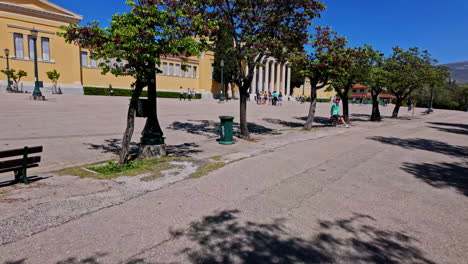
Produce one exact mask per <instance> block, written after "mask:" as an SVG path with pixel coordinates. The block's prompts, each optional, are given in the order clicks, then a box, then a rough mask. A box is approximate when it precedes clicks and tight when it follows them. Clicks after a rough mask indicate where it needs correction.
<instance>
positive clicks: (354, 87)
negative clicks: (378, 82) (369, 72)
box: [353, 84, 370, 89]
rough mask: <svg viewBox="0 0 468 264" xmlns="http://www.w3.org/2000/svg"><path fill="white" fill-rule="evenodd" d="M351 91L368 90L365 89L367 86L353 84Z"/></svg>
mask: <svg viewBox="0 0 468 264" xmlns="http://www.w3.org/2000/svg"><path fill="white" fill-rule="evenodd" d="M353 89H370V88H369V87H367V86H364V85H362V84H355V85H354V86H353Z"/></svg>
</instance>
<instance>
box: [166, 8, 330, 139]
mask: <svg viewBox="0 0 468 264" xmlns="http://www.w3.org/2000/svg"><path fill="white" fill-rule="evenodd" d="M172 3H173V5H176V6H184V5H192V6H194V7H195V8H194V9H189V10H190V11H192V12H193V14H201V15H202V16H203V18H204V21H205V23H206V22H207V21H213V22H215V23H216V24H217V25H218V26H219V25H221V24H223V27H224V26H225V27H226V30H227V31H228V32H229V33H230V34H229V37H230V38H231V39H230V40H229V41H230V42H231V43H233V46H232V47H228V48H227V50H226V52H227V53H230V54H232V56H234V57H235V58H236V60H237V64H238V66H237V72H235V74H234V77H233V81H234V83H235V84H236V85H237V87H238V88H239V92H240V97H241V98H240V129H241V136H242V137H243V138H246V139H247V138H249V137H250V134H249V131H248V128H247V104H246V101H247V97H248V96H249V90H250V85H251V83H252V79H253V76H254V69H255V67H256V66H258V65H263V63H264V62H265V61H264V59H265V58H266V56H271V57H274V58H275V59H277V60H279V61H280V62H285V61H286V60H288V59H289V58H290V57H293V56H294V55H295V52H297V51H298V50H302V46H303V45H304V44H305V43H306V42H307V35H308V27H309V26H310V25H311V23H312V19H314V18H315V17H318V16H320V12H321V11H323V10H325V6H324V4H323V3H322V2H320V1H317V0H289V1H271V0H256V1H253V0H226V1H219V0H198V1H197V0H192V1H172ZM207 28H208V29H209V27H207ZM210 37H211V39H212V41H213V42H214V43H217V42H219V41H221V40H220V37H225V35H223V34H216V33H215V32H214V33H213V34H210ZM226 41H228V40H226Z"/></svg>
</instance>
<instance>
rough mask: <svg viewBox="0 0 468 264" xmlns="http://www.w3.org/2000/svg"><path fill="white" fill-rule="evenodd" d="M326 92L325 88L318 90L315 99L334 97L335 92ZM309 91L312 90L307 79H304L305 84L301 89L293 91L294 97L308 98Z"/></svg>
mask: <svg viewBox="0 0 468 264" xmlns="http://www.w3.org/2000/svg"><path fill="white" fill-rule="evenodd" d="M326 90H327V88H322V89H319V90H318V91H317V98H320V99H326V98H331V97H335V96H336V92H335V90H332V91H326ZM311 91H312V90H311V86H310V80H309V78H306V79H305V83H304V84H303V85H302V86H301V87H299V88H296V89H294V96H295V97H298V96H302V95H304V96H305V97H310V93H311Z"/></svg>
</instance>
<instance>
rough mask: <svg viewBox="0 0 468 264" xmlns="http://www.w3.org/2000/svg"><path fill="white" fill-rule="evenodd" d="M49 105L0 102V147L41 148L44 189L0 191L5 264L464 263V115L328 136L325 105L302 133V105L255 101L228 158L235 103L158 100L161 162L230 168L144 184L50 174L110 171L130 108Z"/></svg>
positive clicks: (355, 116)
mask: <svg viewBox="0 0 468 264" xmlns="http://www.w3.org/2000/svg"><path fill="white" fill-rule="evenodd" d="M48 98H49V101H47V102H34V101H29V100H27V97H26V96H24V95H16V94H2V95H1V96H0V110H1V113H2V114H1V124H2V129H1V130H0V146H1V149H10V148H17V147H23V146H25V145H28V146H33V145H43V146H44V153H43V161H42V162H41V166H40V167H39V168H38V169H37V170H31V175H37V176H39V177H40V178H42V179H41V180H39V181H36V182H33V183H32V184H30V185H28V186H25V185H14V186H2V187H0V263H2V264H3V263H10V264H11V263H18V264H25V263H67V264H78V263H83V264H84V263H126V264H130V263H139V264H149V263H466V262H467V259H468V253H467V252H468V251H467V246H466V245H468V232H466V230H468V222H467V221H468V220H467V219H468V203H467V197H468V180H467V175H468V140H467V137H468V118H467V117H468V113H465V112H455V111H444V110H436V111H435V113H433V114H431V115H424V114H422V112H423V111H424V109H416V111H415V114H416V115H415V117H414V118H413V117H412V115H411V113H409V112H407V110H406V108H402V109H401V118H399V119H397V120H395V119H389V118H384V120H383V122H380V123H374V122H369V121H367V120H368V118H369V114H370V110H371V108H370V106H359V105H352V106H351V109H350V110H351V119H352V127H351V128H349V129H347V128H343V127H338V128H332V127H324V126H323V124H321V122H320V121H321V118H322V119H323V118H326V117H328V116H329V109H330V107H331V105H330V104H327V103H320V104H318V109H317V116H318V117H319V118H317V121H318V122H317V124H316V127H315V128H314V129H313V130H311V131H304V130H301V125H302V124H303V123H304V118H305V116H306V114H307V111H308V107H309V105H308V104H299V103H296V102H285V103H284V105H283V106H282V107H274V106H268V105H256V104H255V103H254V102H251V103H249V105H248V120H249V122H250V128H251V130H252V132H253V137H254V139H255V140H254V141H252V142H247V141H244V140H240V139H237V142H236V144H235V145H232V146H222V145H219V144H218V143H217V142H216V140H215V139H216V138H217V137H218V136H217V134H218V123H219V120H218V116H219V115H233V116H235V117H236V120H238V112H239V110H238V108H239V104H238V101H233V102H229V103H224V104H219V103H217V102H215V101H193V102H183V101H182V102H179V101H178V100H170V99H162V100H159V101H158V111H159V112H158V113H159V118H160V122H161V127H162V128H163V131H164V133H165V137H166V140H167V144H168V145H169V152H170V154H172V155H179V156H190V157H194V158H196V159H200V160H202V159H208V158H210V157H214V156H219V157H221V159H223V160H225V161H226V162H227V165H226V166H225V167H223V168H221V169H219V170H217V171H214V172H212V173H211V174H209V175H207V176H205V177H202V178H200V179H186V178H184V175H179V176H178V178H177V177H176V178H167V177H163V178H161V179H158V180H157V181H154V182H150V183H145V184H143V183H139V182H137V181H132V179H131V178H125V177H124V178H122V179H115V180H101V181H100V180H94V179H78V178H76V177H71V176H57V175H55V174H54V173H53V171H54V170H57V169H60V168H63V167H69V166H75V165H80V164H87V163H92V162H96V161H100V160H107V159H112V158H115V157H116V156H115V155H116V153H117V151H118V147H119V144H120V139H121V137H122V133H123V130H124V128H125V116H126V111H127V107H128V102H129V101H128V98H122V97H85V96H49V97H48ZM392 110H393V108H392V107H391V106H388V107H386V108H384V107H382V108H381V111H382V114H383V116H384V117H388V116H389V115H390V114H391V111H392ZM143 124H144V120H143V119H137V123H136V129H135V134H134V138H133V141H134V142H138V139H139V133H140V132H141V129H142V127H143ZM12 177H13V176H12V175H11V174H3V175H1V176H0V181H6V180H10V179H11V178H12Z"/></svg>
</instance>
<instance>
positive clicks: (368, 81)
mask: <svg viewBox="0 0 468 264" xmlns="http://www.w3.org/2000/svg"><path fill="white" fill-rule="evenodd" d="M366 52H367V56H368V58H369V64H370V67H369V68H368V69H369V71H368V72H367V74H366V75H364V76H363V77H364V80H363V81H362V82H361V83H362V84H364V85H367V86H368V87H370V88H371V96H372V113H371V118H370V120H371V121H381V120H382V117H381V116H380V110H379V95H380V94H381V93H382V92H383V91H384V90H385V89H386V86H387V83H388V79H387V76H388V73H387V71H386V67H385V58H384V54H383V53H381V52H379V51H377V50H374V49H373V48H372V47H371V46H366Z"/></svg>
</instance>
